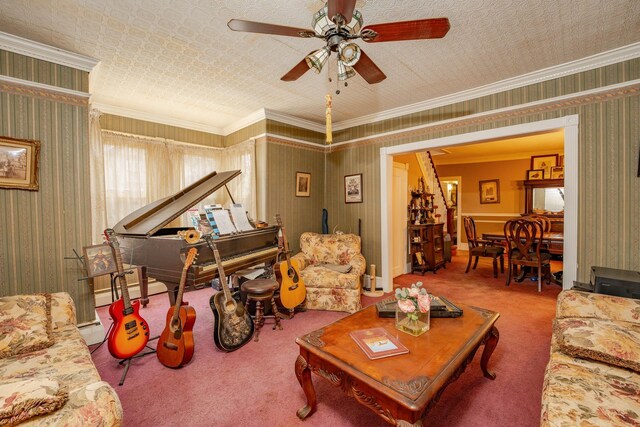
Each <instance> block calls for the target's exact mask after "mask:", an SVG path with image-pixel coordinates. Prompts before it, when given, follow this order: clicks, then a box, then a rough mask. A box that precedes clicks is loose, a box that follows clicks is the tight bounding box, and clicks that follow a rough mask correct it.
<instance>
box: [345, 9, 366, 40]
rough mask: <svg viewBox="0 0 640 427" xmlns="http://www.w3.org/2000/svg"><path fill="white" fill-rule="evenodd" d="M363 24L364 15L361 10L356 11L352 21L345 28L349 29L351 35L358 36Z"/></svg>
mask: <svg viewBox="0 0 640 427" xmlns="http://www.w3.org/2000/svg"><path fill="white" fill-rule="evenodd" d="M362 22H363V20H362V13H360V11H359V10H354V11H353V16H352V17H351V21H350V22H349V23H348V24H346V25H345V27H346V28H348V29H349V33H351V34H358V33H359V32H360V29H361V28H362Z"/></svg>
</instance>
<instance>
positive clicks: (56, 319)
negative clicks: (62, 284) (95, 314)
mask: <svg viewBox="0 0 640 427" xmlns="http://www.w3.org/2000/svg"><path fill="white" fill-rule="evenodd" d="M67 325H72V326H76V306H75V304H74V303H73V299H71V295H69V294H68V293H66V292H56V293H53V294H51V326H52V327H53V329H58V328H62V327H64V326H67Z"/></svg>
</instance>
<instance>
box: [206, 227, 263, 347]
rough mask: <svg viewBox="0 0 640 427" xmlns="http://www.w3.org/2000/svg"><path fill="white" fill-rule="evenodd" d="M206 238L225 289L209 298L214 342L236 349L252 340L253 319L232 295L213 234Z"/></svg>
mask: <svg viewBox="0 0 640 427" xmlns="http://www.w3.org/2000/svg"><path fill="white" fill-rule="evenodd" d="M204 239H205V241H206V242H207V244H208V245H209V247H210V248H211V250H212V251H213V255H214V256H215V259H216V264H217V267H218V278H219V280H220V286H221V287H222V290H223V292H217V293H215V294H213V295H212V296H211V298H210V299H209V305H210V306H211V310H212V311H213V316H214V318H215V325H214V328H213V342H214V343H215V345H216V347H218V349H220V350H222V351H234V350H237V349H239V348H240V347H242V346H243V345H245V344H246V343H248V342H249V341H250V340H251V337H252V336H253V320H252V319H251V317H250V316H249V313H247V311H246V310H245V309H244V306H243V305H242V303H241V302H237V301H236V300H235V299H233V296H231V291H230V290H229V286H227V277H226V276H225V274H224V268H223V267H222V260H221V259H220V253H218V248H216V245H215V243H213V241H212V238H211V235H206V236H204Z"/></svg>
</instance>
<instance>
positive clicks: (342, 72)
mask: <svg viewBox="0 0 640 427" xmlns="http://www.w3.org/2000/svg"><path fill="white" fill-rule="evenodd" d="M355 75H356V72H355V71H354V70H353V68H351V67H348V66H346V65H344V62H342V61H341V60H339V59H338V80H340V81H343V80H347V79H349V78H351V77H353V76H355Z"/></svg>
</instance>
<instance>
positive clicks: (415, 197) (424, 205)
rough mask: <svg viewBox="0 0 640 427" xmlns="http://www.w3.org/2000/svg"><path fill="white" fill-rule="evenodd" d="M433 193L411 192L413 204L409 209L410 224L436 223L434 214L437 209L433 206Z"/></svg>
mask: <svg viewBox="0 0 640 427" xmlns="http://www.w3.org/2000/svg"><path fill="white" fill-rule="evenodd" d="M433 197H434V195H433V194H432V193H426V192H422V191H412V192H411V202H409V206H408V207H407V210H408V211H407V218H408V219H409V223H410V224H414V225H416V224H427V223H433V222H435V220H434V217H433V212H434V211H435V208H434V206H433Z"/></svg>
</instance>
